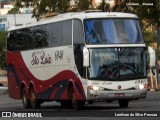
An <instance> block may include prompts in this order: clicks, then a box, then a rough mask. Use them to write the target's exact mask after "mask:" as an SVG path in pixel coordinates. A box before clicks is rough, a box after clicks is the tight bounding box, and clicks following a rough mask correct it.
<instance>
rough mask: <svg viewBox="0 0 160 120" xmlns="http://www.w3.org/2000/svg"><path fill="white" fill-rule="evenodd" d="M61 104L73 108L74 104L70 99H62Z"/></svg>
mask: <svg viewBox="0 0 160 120" xmlns="http://www.w3.org/2000/svg"><path fill="white" fill-rule="evenodd" d="M60 104H61V106H62V107H64V108H71V106H72V103H71V101H69V100H62V101H60Z"/></svg>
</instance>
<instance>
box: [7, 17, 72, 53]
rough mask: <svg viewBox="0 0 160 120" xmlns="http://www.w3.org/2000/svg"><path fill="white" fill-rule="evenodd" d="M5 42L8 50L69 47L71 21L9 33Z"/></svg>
mask: <svg viewBox="0 0 160 120" xmlns="http://www.w3.org/2000/svg"><path fill="white" fill-rule="evenodd" d="M7 41H8V42H7V46H8V49H9V50H26V49H33V48H43V47H53V46H63V45H71V44H72V20H67V21H62V22H56V23H50V24H45V25H40V26H33V27H31V28H24V29H19V30H15V31H11V32H9V33H8V40H7Z"/></svg>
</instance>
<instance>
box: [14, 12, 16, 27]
mask: <svg viewBox="0 0 160 120" xmlns="http://www.w3.org/2000/svg"><path fill="white" fill-rule="evenodd" d="M14 24H15V26H16V14H14Z"/></svg>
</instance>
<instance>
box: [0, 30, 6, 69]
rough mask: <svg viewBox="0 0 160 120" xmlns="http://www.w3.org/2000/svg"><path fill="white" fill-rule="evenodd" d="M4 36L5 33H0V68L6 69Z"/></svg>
mask: <svg viewBox="0 0 160 120" xmlns="http://www.w3.org/2000/svg"><path fill="white" fill-rule="evenodd" d="M6 36H7V33H6V32H5V31H3V32H0V68H6V52H5V48H6Z"/></svg>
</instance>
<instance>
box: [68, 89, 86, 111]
mask: <svg viewBox="0 0 160 120" xmlns="http://www.w3.org/2000/svg"><path fill="white" fill-rule="evenodd" d="M69 98H70V99H71V101H72V107H73V109H75V110H79V109H81V108H82V107H83V106H84V103H85V102H84V101H79V100H76V97H75V92H74V88H73V87H72V88H70V89H69Z"/></svg>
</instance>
